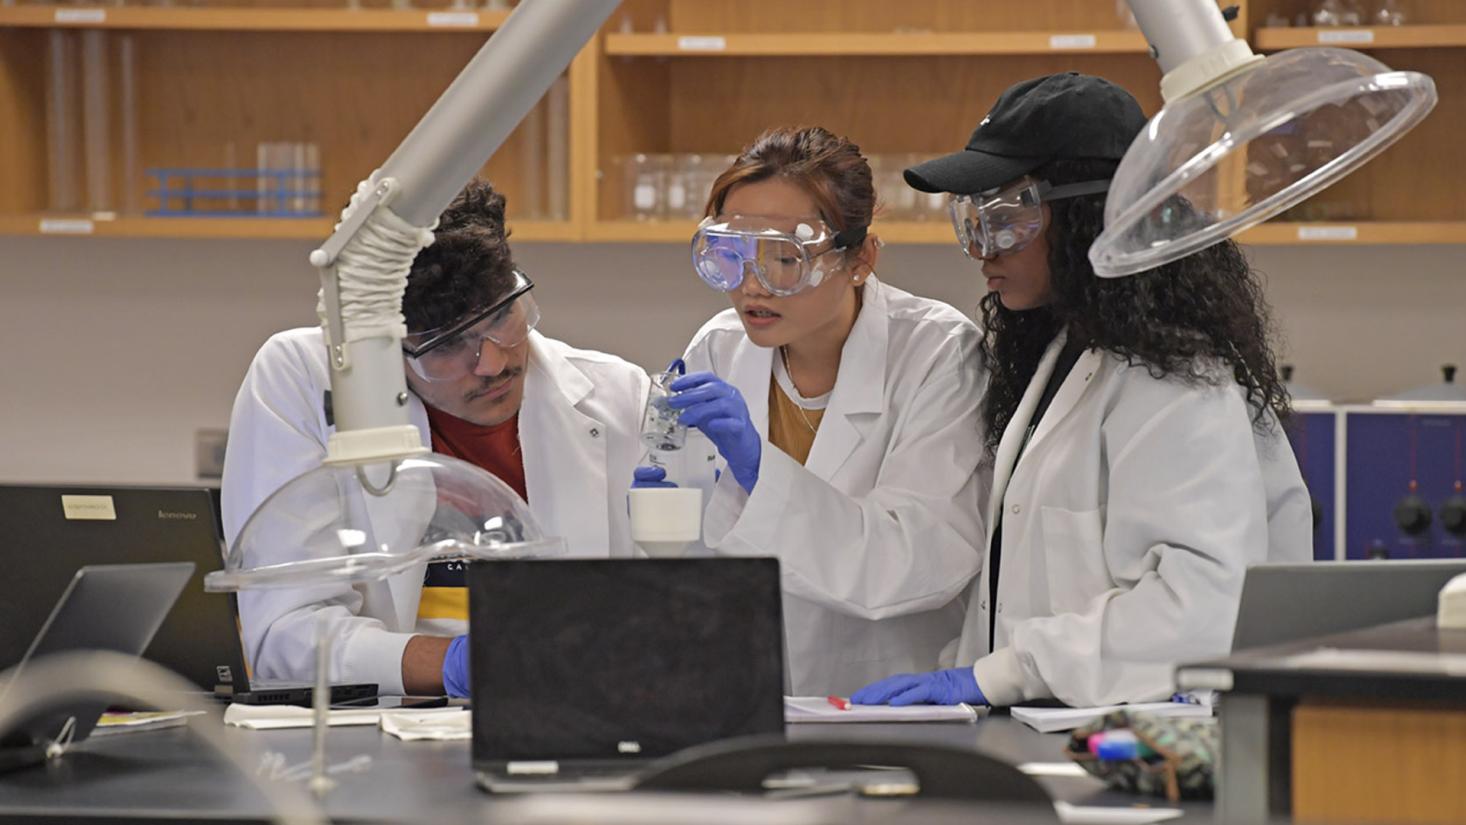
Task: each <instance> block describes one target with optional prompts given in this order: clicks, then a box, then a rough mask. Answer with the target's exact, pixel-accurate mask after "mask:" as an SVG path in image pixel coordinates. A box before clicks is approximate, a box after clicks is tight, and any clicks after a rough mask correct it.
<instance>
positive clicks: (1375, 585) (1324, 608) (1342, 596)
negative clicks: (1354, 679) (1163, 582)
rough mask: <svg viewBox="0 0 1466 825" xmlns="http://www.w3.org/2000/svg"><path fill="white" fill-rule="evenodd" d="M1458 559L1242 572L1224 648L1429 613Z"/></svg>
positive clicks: (1462, 566)
mask: <svg viewBox="0 0 1466 825" xmlns="http://www.w3.org/2000/svg"><path fill="white" fill-rule="evenodd" d="M1462 573H1466V559H1459V560H1451V561H1439V560H1420V561H1316V562H1304V563H1302V564H1265V565H1259V566H1257V567H1249V568H1248V569H1247V577H1246V579H1244V580H1243V583H1242V601H1241V603H1240V604H1239V605H1238V608H1237V628H1236V632H1235V634H1234V635H1233V638H1232V650H1233V651H1234V652H1235V651H1240V650H1247V649H1250V648H1256V647H1267V646H1269V645H1278V644H1285V643H1287V642H1293V641H1297V640H1299V639H1307V638H1309V637H1312V636H1323V635H1326V634H1330V633H1343V632H1346V631H1350V630H1359V629H1362V628H1366V627H1373V626H1375V625H1380V624H1385V623H1387V622H1396V621H1403V620H1405V619H1415V618H1419V617H1421V616H1428V615H1432V614H1434V613H1435V610H1436V598H1437V596H1438V595H1439V594H1440V591H1441V588H1442V587H1445V585H1446V582H1448V581H1450V580H1451V579H1452V578H1454V577H1456V576H1458V575H1460V574H1462Z"/></svg>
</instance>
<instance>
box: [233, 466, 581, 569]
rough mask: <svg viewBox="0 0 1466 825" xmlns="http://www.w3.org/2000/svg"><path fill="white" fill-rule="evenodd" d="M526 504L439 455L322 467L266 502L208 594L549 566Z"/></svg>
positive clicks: (547, 541) (555, 547) (549, 547)
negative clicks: (534, 562) (518, 562)
mask: <svg viewBox="0 0 1466 825" xmlns="http://www.w3.org/2000/svg"><path fill="white" fill-rule="evenodd" d="M564 552H565V543H564V541H563V540H561V539H558V538H547V537H546V536H545V535H544V534H543V532H542V531H541V530H540V526H539V524H538V523H536V521H535V519H534V516H532V515H531V514H530V512H529V505H527V504H526V503H525V501H524V499H522V498H520V497H519V495H518V494H517V493H515V492H514V490H513V489H511V488H510V487H509V485H507V484H505V483H504V482H503V481H501V480H500V479H499V478H497V477H496V476H494V475H493V474H491V473H489V472H487V471H486V470H484V469H482V468H480V467H476V466H474V465H472V464H469V463H467V462H464V461H459V460H458V459H455V458H449V457H447V456H443V455H438V454H436V453H432V454H428V455H423V456H416V457H413V458H407V459H401V460H398V461H395V462H390V463H388V462H381V463H377V464H367V465H362V466H359V467H357V466H341V467H337V466H329V465H322V466H320V467H317V468H315V469H313V470H311V471H309V472H307V473H305V474H303V475H300V476H296V477H295V478H294V479H292V480H291V481H289V482H288V483H286V484H285V486H283V487H281V488H280V489H279V490H277V491H275V493H273V494H272V495H271V496H270V497H269V498H267V499H265V501H264V503H262V504H261V505H260V506H259V508H258V509H257V510H255V512H254V514H253V515H251V516H250V518H249V520H248V521H247V522H245V524H244V528H243V529H241V530H240V532H239V535H238V537H237V538H236V539H235V542H234V545H233V546H232V547H230V548H229V551H228V553H227V554H226V556H225V561H224V569H223V570H220V571H216V572H214V573H210V574H209V575H208V576H207V577H205V581H204V585H205V588H206V589H208V590H211V591H232V590H247V589H255V588H269V587H310V586H315V585H327V584H336V583H340V582H348V583H350V582H367V581H379V580H381V579H385V578H388V577H390V576H393V575H396V574H398V573H402V572H405V571H408V570H411V569H413V568H414V567H417V566H419V565H424V564H427V563H428V562H433V561H452V560H464V561H474V560H497V559H508V558H514V559H522V558H548V557H553V556H559V555H563V554H564Z"/></svg>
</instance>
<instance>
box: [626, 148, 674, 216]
mask: <svg viewBox="0 0 1466 825" xmlns="http://www.w3.org/2000/svg"><path fill="white" fill-rule="evenodd" d="M623 166H624V167H625V175H626V194H627V204H626V214H627V216H628V217H630V218H632V219H634V220H638V221H654V220H660V219H661V218H662V217H664V216H665V215H666V208H667V184H666V159H665V158H664V157H663V156H661V155H647V154H635V155H629V156H627V157H626V158H625V160H624V161H623Z"/></svg>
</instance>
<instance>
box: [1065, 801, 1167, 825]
mask: <svg viewBox="0 0 1466 825" xmlns="http://www.w3.org/2000/svg"><path fill="white" fill-rule="evenodd" d="M1054 810H1055V811H1057V812H1058V814H1059V821H1060V822H1063V823H1064V825H1147V823H1151V822H1165V821H1166V820H1168V819H1175V818H1176V817H1179V816H1180V815H1181V809H1180V808H1145V807H1134V808H1116V807H1109V806H1101V805H1071V804H1069V803H1068V802H1055V803H1054Z"/></svg>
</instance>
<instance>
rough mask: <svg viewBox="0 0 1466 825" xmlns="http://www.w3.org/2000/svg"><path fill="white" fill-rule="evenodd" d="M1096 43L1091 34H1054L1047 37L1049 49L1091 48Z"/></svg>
mask: <svg viewBox="0 0 1466 825" xmlns="http://www.w3.org/2000/svg"><path fill="white" fill-rule="evenodd" d="M1097 43H1098V41H1097V40H1096V39H1095V36H1094V35H1092V34H1055V35H1051V36H1050V37H1049V48H1051V49H1092V48H1094V47H1095V45H1096V44H1097Z"/></svg>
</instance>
